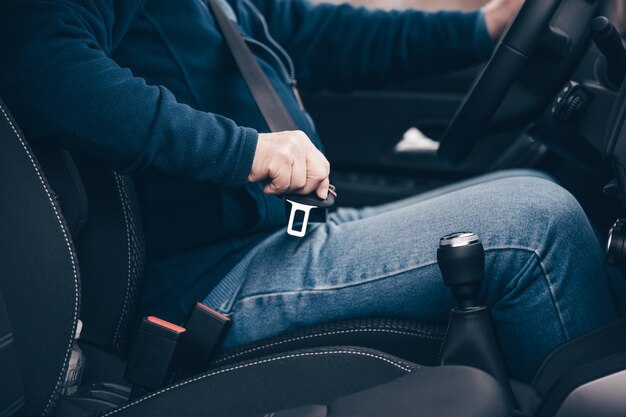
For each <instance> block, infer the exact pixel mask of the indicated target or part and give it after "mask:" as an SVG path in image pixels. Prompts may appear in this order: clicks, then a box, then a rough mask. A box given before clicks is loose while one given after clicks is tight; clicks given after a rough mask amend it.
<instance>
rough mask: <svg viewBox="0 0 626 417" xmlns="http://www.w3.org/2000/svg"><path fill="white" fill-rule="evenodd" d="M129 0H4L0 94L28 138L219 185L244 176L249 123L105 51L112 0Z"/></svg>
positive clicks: (119, 165)
mask: <svg viewBox="0 0 626 417" xmlns="http://www.w3.org/2000/svg"><path fill="white" fill-rule="evenodd" d="M131 3H135V5H136V6H135V7H136V8H139V7H140V5H141V2H137V1H133V0H127V1H126V2H123V1H107V0H92V1H88V0H84V1H74V2H72V1H67V0H56V1H37V2H35V1H32V2H30V1H28V2H27V1H21V2H12V3H7V2H3V4H2V6H0V34H1V35H2V41H1V43H0V60H1V61H2V62H3V65H0V68H1V69H0V71H1V72H0V94H2V96H3V97H4V98H5V101H6V102H7V104H8V105H9V107H10V108H11V110H12V112H13V113H14V115H15V117H16V119H17V120H18V122H19V123H20V124H21V125H23V126H24V127H25V134H26V135H27V137H36V138H43V139H46V140H53V141H55V143H57V144H58V145H60V146H62V147H67V148H70V149H73V150H78V151H83V152H86V153H87V154H91V155H93V156H97V157H98V158H99V159H101V160H104V161H105V162H108V163H109V164H111V165H112V166H114V167H115V168H116V169H118V170H119V171H120V172H125V173H130V172H137V171H140V170H147V169H151V170H156V171H157V172H160V173H163V174H165V175H168V176H172V177H176V178H181V179H188V180H195V181H208V182H212V183H215V184H218V185H220V186H222V187H229V186H230V187H233V186H239V185H242V184H244V183H245V182H246V179H247V176H248V174H249V171H250V167H251V165H252V160H253V158H254V152H255V149H256V142H257V136H258V134H257V132H256V131H255V130H253V129H249V128H244V127H239V126H237V125H236V124H235V123H234V122H233V121H232V120H230V119H227V118H224V117H221V116H219V115H216V114H210V113H205V112H201V111H197V110H194V109H193V108H191V107H189V106H187V105H185V104H181V103H178V102H177V101H176V99H175V97H174V95H173V94H172V93H171V92H169V91H168V90H167V89H166V88H164V87H162V86H155V85H148V84H147V83H146V82H145V80H143V79H142V78H138V77H135V76H133V74H132V73H131V71H130V70H129V69H126V68H121V67H120V66H118V65H117V64H116V63H115V62H114V61H113V60H112V59H110V58H109V54H110V52H111V49H112V47H113V45H114V42H115V41H116V40H115V39H112V33H114V32H119V31H114V30H113V26H114V25H116V24H121V23H122V22H115V19H114V16H115V15H116V13H115V11H114V10H113V8H114V7H120V5H125V4H126V5H127V4H131ZM121 7H126V6H121ZM133 13H134V12H133ZM117 14H118V15H119V14H120V13H117ZM129 14H130V15H131V16H132V13H129V12H125V13H121V15H126V16H128V15H129ZM9 40H10V41H9Z"/></svg>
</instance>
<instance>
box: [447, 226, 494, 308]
mask: <svg viewBox="0 0 626 417" xmlns="http://www.w3.org/2000/svg"><path fill="white" fill-rule="evenodd" d="M437 262H438V263H439V269H440V270H441V275H442V276H443V282H444V283H445V284H446V286H448V287H450V288H451V289H452V292H453V293H454V297H455V298H456V301H457V305H458V307H459V308H460V309H467V308H472V307H477V306H478V297H479V294H480V287H481V284H482V281H483V279H484V277H485V249H484V248H483V245H482V243H481V242H480V239H479V238H478V236H477V235H476V234H475V233H468V232H462V233H453V234H450V235H446V236H444V237H442V238H441V239H440V240H439V249H438V250H437Z"/></svg>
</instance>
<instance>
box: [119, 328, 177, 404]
mask: <svg viewBox="0 0 626 417" xmlns="http://www.w3.org/2000/svg"><path fill="white" fill-rule="evenodd" d="M184 333H185V328H184V327H181V326H177V325H175V324H172V323H170V322H168V321H165V320H161V319H159V318H157V317H153V316H149V317H145V318H144V319H143V321H142V322H141V327H140V328H139V333H138V334H137V338H136V339H135V343H134V345H133V350H132V352H131V355H130V358H129V360H128V364H127V366H126V373H125V374H124V377H125V379H126V380H127V381H128V382H130V383H131V384H133V392H132V393H131V400H132V399H133V397H134V398H137V397H139V396H141V395H142V394H144V393H146V392H150V391H154V390H156V389H158V388H161V387H163V386H165V385H166V384H167V383H168V382H169V379H170V376H171V374H172V367H173V364H174V358H175V355H176V350H177V347H178V342H179V340H180V337H181V335H183V334H184Z"/></svg>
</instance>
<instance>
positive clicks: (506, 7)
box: [483, 0, 524, 39]
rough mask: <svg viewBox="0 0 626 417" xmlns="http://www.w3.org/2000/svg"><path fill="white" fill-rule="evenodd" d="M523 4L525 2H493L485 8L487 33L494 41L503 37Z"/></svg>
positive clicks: (495, 0)
mask: <svg viewBox="0 0 626 417" xmlns="http://www.w3.org/2000/svg"><path fill="white" fill-rule="evenodd" d="M522 4H524V0H491V1H490V2H489V3H487V4H486V5H485V6H484V7H483V12H484V13H485V22H486V23H487V31H489V34H490V35H491V37H492V38H493V39H498V38H499V37H500V35H502V32H504V29H505V28H506V27H507V25H508V24H509V23H510V22H511V20H512V19H513V18H514V17H515V15H516V14H517V12H518V10H519V9H520V7H522Z"/></svg>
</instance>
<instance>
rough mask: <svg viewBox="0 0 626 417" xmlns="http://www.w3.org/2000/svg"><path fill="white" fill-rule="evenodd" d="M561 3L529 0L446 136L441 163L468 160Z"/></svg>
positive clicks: (440, 154) (441, 141)
mask: <svg viewBox="0 0 626 417" xmlns="http://www.w3.org/2000/svg"><path fill="white" fill-rule="evenodd" d="M560 3H561V0H526V2H525V3H524V5H523V6H522V8H521V9H520V11H519V13H518V14H517V16H516V17H515V20H514V21H513V23H512V24H511V26H510V27H509V29H508V30H507V32H506V34H505V35H504V37H503V38H502V40H500V42H499V43H498V45H497V46H496V49H495V51H494V53H493V55H492V56H491V58H490V59H489V61H488V62H487V64H486V65H485V67H484V68H483V69H482V71H481V72H480V73H479V75H478V77H476V80H475V81H474V84H473V85H472V87H471V88H470V90H469V92H468V93H467V95H466V96H465V98H464V100H463V102H462V103H461V107H460V108H459V109H458V111H457V113H456V114H455V116H454V117H453V119H452V122H451V123H450V124H449V125H448V128H447V129H446V131H445V133H444V134H443V136H442V138H441V140H440V147H439V153H438V154H439V157H440V158H441V159H442V160H444V161H445V162H447V163H449V164H451V165H458V164H460V163H461V162H463V161H464V160H465V158H466V157H467V155H468V154H469V152H470V150H471V149H472V148H473V147H474V146H475V145H476V143H477V142H478V139H479V138H480V136H481V134H482V133H483V131H484V130H485V128H486V127H487V126H488V125H489V123H490V122H491V119H492V118H493V115H494V114H495V113H496V111H497V110H498V107H499V106H500V104H501V103H502V101H503V100H504V97H505V96H506V94H507V93H508V91H509V89H510V88H511V86H512V85H513V83H514V82H515V80H516V79H517V78H518V76H519V75H520V73H521V72H522V71H523V70H524V68H525V66H526V63H527V62H528V60H529V58H530V56H531V54H532V53H533V51H534V49H535V46H536V45H537V43H538V42H539V36H540V35H541V34H542V32H543V31H544V30H545V29H546V28H547V27H548V25H549V23H550V21H551V20H552V17H553V16H554V14H555V12H556V9H557V7H558V6H559V4H560Z"/></svg>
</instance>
